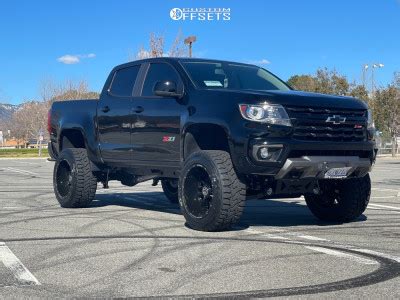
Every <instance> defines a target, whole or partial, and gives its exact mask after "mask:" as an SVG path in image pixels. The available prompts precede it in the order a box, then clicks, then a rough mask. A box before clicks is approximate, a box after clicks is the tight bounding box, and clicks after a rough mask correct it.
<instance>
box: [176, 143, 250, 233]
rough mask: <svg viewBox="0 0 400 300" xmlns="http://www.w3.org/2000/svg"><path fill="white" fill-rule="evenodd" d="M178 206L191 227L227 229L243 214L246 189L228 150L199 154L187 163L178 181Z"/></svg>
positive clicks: (201, 152)
mask: <svg viewBox="0 0 400 300" xmlns="http://www.w3.org/2000/svg"><path fill="white" fill-rule="evenodd" d="M178 191H179V204H180V206H181V210H182V213H183V215H184V217H185V219H186V221H187V224H188V225H189V227H191V228H193V229H196V230H202V231H220V230H227V229H229V228H231V227H232V225H233V224H235V223H237V222H238V221H239V219H240V217H241V215H242V212H243V208H244V205H245V199H246V186H245V185H244V184H243V183H242V182H241V181H240V180H239V179H238V177H237V175H236V172H235V170H234V168H233V165H232V161H231V157H230V155H229V153H227V152H225V151H217V150H209V151H199V152H195V153H193V154H192V155H190V156H189V157H188V158H187V160H186V161H185V165H184V167H183V169H182V173H181V176H180V178H179V187H178Z"/></svg>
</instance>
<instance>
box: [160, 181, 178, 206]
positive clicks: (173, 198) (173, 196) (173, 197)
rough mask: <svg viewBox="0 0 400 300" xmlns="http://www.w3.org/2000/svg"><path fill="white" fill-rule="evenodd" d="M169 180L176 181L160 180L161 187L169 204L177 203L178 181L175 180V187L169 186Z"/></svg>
mask: <svg viewBox="0 0 400 300" xmlns="http://www.w3.org/2000/svg"><path fill="white" fill-rule="evenodd" d="M171 180H176V179H162V180H161V187H162V189H163V191H164V194H165V196H166V197H167V199H168V200H169V202H171V203H179V197H178V181H177V180H176V186H175V185H174V184H171Z"/></svg>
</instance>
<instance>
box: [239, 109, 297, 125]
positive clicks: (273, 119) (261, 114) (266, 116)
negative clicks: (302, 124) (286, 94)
mask: <svg viewBox="0 0 400 300" xmlns="http://www.w3.org/2000/svg"><path fill="white" fill-rule="evenodd" d="M239 109H240V113H241V114H242V116H243V118H245V119H246V120H249V121H255V122H261V123H268V124H275V125H284V126H292V124H291V123H290V119H289V116H288V114H287V113H286V110H285V109H284V108H283V106H282V105H279V104H261V105H252V104H239Z"/></svg>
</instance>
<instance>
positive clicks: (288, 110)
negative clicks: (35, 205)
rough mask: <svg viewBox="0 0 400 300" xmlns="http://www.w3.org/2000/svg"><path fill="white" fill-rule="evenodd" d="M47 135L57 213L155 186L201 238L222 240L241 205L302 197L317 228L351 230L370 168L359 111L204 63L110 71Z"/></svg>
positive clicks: (368, 133)
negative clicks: (112, 183) (118, 187)
mask: <svg viewBox="0 0 400 300" xmlns="http://www.w3.org/2000/svg"><path fill="white" fill-rule="evenodd" d="M48 130H49V133H50V138H51V142H50V144H49V149H50V152H51V156H52V157H53V158H54V159H56V163H55V166H54V176H53V178H54V191H55V195H56V197H57V200H58V201H59V203H60V204H61V206H62V207H70V208H71V207H85V206H88V205H89V204H90V202H91V201H92V200H93V199H94V197H95V193H96V188H97V183H98V182H101V183H102V184H103V186H104V187H105V188H107V187H108V181H109V180H119V181H120V182H121V183H122V184H124V185H127V186H134V185H135V184H137V183H139V182H143V181H147V180H153V184H154V185H156V184H158V182H159V181H160V182H161V185H162V188H163V190H164V192H165V195H166V197H167V198H168V199H169V200H170V201H172V202H179V204H180V207H181V210H182V213H183V215H184V217H185V219H186V221H187V224H188V226H190V227H191V228H193V229H197V230H204V231H217V230H226V229H229V228H230V227H231V226H232V225H233V224H235V223H236V222H238V221H239V219H240V216H241V214H242V211H243V208H244V206H245V200H246V198H248V197H260V198H274V199H276V198H282V197H300V196H302V195H303V196H304V198H305V201H306V203H307V205H308V207H309V208H310V210H311V212H312V213H313V214H314V215H315V216H316V217H318V218H319V219H321V220H324V221H331V222H348V221H351V220H354V219H356V218H358V217H359V216H360V215H361V214H362V213H363V212H364V210H365V209H366V207H367V205H368V201H369V197H370V191H371V182H370V177H369V175H368V172H369V171H370V170H371V167H372V165H373V163H374V161H375V156H376V150H375V143H374V140H373V131H374V128H373V121H372V118H371V113H370V111H369V110H368V107H367V105H366V104H365V103H364V102H362V101H360V100H357V99H354V98H351V97H341V96H329V95H322V94H314V93H305V92H300V91H293V90H292V89H291V88H290V87H289V86H288V85H287V84H286V83H285V82H283V81H282V80H280V79H279V78H277V77H276V76H274V75H273V74H271V73H270V72H268V71H266V70H265V69H263V68H260V67H257V66H254V65H249V64H242V63H236V62H227V61H219V60H208V59H191V58H151V59H145V60H140V61H134V62H130V63H127V64H123V65H120V66H117V67H115V68H114V69H113V70H112V71H111V73H110V75H109V77H108V79H107V81H106V82H105V85H104V88H103V91H102V93H101V96H100V99H99V100H97V99H96V100H95V99H93V100H78V101H64V102H55V103H54V104H53V105H52V107H51V110H50V111H49V122H48Z"/></svg>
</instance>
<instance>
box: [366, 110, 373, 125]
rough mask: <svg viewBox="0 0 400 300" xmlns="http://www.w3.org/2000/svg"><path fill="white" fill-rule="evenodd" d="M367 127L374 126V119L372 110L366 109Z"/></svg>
mask: <svg viewBox="0 0 400 300" xmlns="http://www.w3.org/2000/svg"><path fill="white" fill-rule="evenodd" d="M367 120H368V129H373V128H375V124H374V119H373V118H372V111H371V110H370V109H368V111H367Z"/></svg>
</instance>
